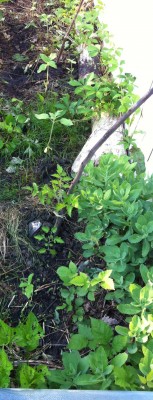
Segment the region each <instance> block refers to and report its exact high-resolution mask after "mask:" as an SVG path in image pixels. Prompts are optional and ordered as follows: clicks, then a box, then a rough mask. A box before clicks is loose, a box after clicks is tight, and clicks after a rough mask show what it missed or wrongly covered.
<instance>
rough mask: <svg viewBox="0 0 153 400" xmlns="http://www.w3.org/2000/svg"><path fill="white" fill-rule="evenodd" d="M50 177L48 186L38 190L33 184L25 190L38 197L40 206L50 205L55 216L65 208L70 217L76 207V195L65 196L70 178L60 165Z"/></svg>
mask: <svg viewBox="0 0 153 400" xmlns="http://www.w3.org/2000/svg"><path fill="white" fill-rule="evenodd" d="M51 177H52V179H51V181H50V182H51V184H50V185H47V184H45V185H43V186H42V188H41V189H39V187H38V185H37V184H36V183H33V187H32V188H31V187H29V186H28V187H26V189H27V190H30V191H31V192H32V195H33V196H38V197H39V200H40V202H41V203H42V204H47V205H50V206H51V209H52V210H53V212H54V214H55V215H58V213H59V212H60V211H61V210H62V209H64V208H65V209H66V210H67V213H68V215H69V216H70V217H71V213H72V209H73V208H77V207H78V195H75V194H69V195H67V189H68V187H69V182H70V181H71V178H70V177H69V176H68V175H67V174H66V172H65V171H64V170H63V168H62V167H61V166H60V165H57V172H56V173H55V174H52V176H51ZM52 233H55V232H52ZM37 239H38V235H37ZM43 239H44V237H43ZM38 240H39V239H38Z"/></svg>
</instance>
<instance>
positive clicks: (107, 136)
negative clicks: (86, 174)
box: [67, 88, 153, 194]
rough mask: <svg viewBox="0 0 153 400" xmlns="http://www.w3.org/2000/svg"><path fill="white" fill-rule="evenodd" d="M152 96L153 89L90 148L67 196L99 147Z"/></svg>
mask: <svg viewBox="0 0 153 400" xmlns="http://www.w3.org/2000/svg"><path fill="white" fill-rule="evenodd" d="M152 95H153V88H152V89H151V90H149V92H147V93H146V94H145V95H144V96H143V97H141V99H139V100H138V101H137V103H135V104H134V105H133V106H132V107H131V108H130V109H129V110H128V111H127V112H126V113H125V114H123V115H122V117H120V118H119V119H118V121H117V122H116V123H115V124H114V125H113V126H112V127H111V128H110V129H108V131H107V132H106V133H105V134H104V136H103V137H102V138H101V139H99V140H98V142H97V143H96V144H95V146H93V147H92V149H91V150H90V151H89V153H88V155H87V156H86V157H85V158H84V160H83V161H82V163H81V165H80V168H79V170H78V172H77V174H76V176H75V178H74V180H73V181H72V183H71V185H70V187H69V189H68V192H67V194H70V193H72V191H73V188H74V186H76V184H77V183H78V181H79V179H80V178H81V175H82V173H83V170H84V168H85V166H86V165H87V163H88V162H89V161H90V160H91V158H92V157H93V155H94V154H95V152H96V151H97V150H98V149H99V147H100V146H101V145H102V144H103V143H104V142H106V140H107V139H108V138H109V137H110V136H111V135H112V134H113V133H114V132H115V131H116V130H117V129H118V128H119V127H120V125H122V124H123V123H124V122H125V121H126V119H127V118H129V117H130V116H131V115H132V114H133V113H134V112H135V111H136V110H137V109H138V108H139V107H141V105H142V104H143V103H145V102H146V101H147V100H148V99H149V97H151V96H152Z"/></svg>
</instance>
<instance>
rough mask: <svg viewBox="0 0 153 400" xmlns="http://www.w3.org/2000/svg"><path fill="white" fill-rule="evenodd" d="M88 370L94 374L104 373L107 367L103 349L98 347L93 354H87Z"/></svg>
mask: <svg viewBox="0 0 153 400" xmlns="http://www.w3.org/2000/svg"><path fill="white" fill-rule="evenodd" d="M89 363H90V368H91V370H92V372H93V373H94V374H96V373H98V374H101V373H104V372H105V370H106V367H107V365H108V359H107V355H106V352H105V350H104V348H103V347H101V346H100V347H98V349H96V350H95V351H94V352H91V353H90V354H89Z"/></svg>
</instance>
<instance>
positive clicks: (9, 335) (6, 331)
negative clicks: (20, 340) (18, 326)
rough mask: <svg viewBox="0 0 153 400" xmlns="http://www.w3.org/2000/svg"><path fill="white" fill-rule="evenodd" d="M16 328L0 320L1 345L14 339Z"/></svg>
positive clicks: (7, 343) (5, 344)
mask: <svg viewBox="0 0 153 400" xmlns="http://www.w3.org/2000/svg"><path fill="white" fill-rule="evenodd" d="M13 334H14V329H13V328H11V327H10V326H9V325H7V324H6V323H5V322H4V321H2V320H0V346H7V345H9V344H10V343H11V342H12V340H13Z"/></svg>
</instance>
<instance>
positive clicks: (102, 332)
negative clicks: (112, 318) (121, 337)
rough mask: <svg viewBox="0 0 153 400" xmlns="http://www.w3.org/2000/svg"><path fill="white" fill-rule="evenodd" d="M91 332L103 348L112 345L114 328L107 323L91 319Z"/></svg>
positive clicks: (95, 340)
mask: <svg viewBox="0 0 153 400" xmlns="http://www.w3.org/2000/svg"><path fill="white" fill-rule="evenodd" d="M91 331H92V334H93V338H94V342H95V343H97V345H98V344H101V345H102V346H104V345H106V344H108V343H110V340H111V339H112V336H113V331H112V328H111V327H110V326H109V325H108V324H106V323H105V322H103V321H101V320H98V319H95V318H91Z"/></svg>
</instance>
